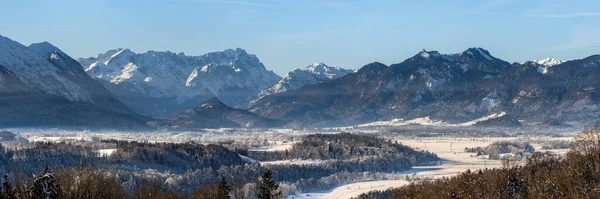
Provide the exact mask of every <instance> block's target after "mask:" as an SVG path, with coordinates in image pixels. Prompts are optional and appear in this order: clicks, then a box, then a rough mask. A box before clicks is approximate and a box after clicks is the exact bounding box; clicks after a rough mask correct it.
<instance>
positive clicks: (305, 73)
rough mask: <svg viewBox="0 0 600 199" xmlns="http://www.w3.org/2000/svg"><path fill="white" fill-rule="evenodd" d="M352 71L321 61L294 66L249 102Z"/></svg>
mask: <svg viewBox="0 0 600 199" xmlns="http://www.w3.org/2000/svg"><path fill="white" fill-rule="evenodd" d="M354 71H355V70H348V69H343V68H340V67H338V66H333V67H332V66H328V65H326V64H324V63H322V62H315V63H312V64H310V65H308V66H306V67H305V68H304V69H300V68H296V69H294V70H293V71H290V72H288V73H287V74H286V75H285V76H284V77H283V78H282V79H281V80H280V81H279V82H277V84H275V85H273V86H272V87H270V88H268V89H265V90H263V91H261V92H260V93H259V94H258V97H257V98H256V99H255V100H253V101H252V102H251V104H252V103H255V102H257V101H258V100H260V99H261V98H263V97H265V96H267V95H272V94H276V93H281V92H285V91H290V90H296V89H299V88H302V87H304V86H307V85H312V84H317V83H321V82H325V81H330V80H333V79H337V78H341V77H343V76H346V75H347V74H349V73H353V72H354Z"/></svg>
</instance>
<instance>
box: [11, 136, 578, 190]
mask: <svg viewBox="0 0 600 199" xmlns="http://www.w3.org/2000/svg"><path fill="white" fill-rule="evenodd" d="M12 131H13V132H15V133H17V134H18V135H19V136H20V137H22V138H25V139H28V140H29V141H68V140H100V139H117V140H137V141H149V142H188V141H194V142H199V143H220V142H228V141H236V142H237V141H240V140H242V141H248V142H258V143H253V144H252V146H255V147H253V148H251V149H250V150H255V151H283V150H287V149H290V148H291V147H292V145H293V144H294V143H296V142H297V141H298V140H296V138H298V137H301V136H303V135H307V134H313V133H337V132H339V130H335V129H329V130H327V129H324V130H323V129H321V130H290V129H262V130H242V129H215V130H204V131H198V132H153V133H132V132H90V131H40V130H23V129H20V130H12ZM363 132H364V131H363ZM373 133H374V134H375V135H377V130H375V131H373ZM386 136H387V135H386ZM387 138H390V137H389V136H388V137H387ZM557 139H567V140H568V139H571V138H550V137H546V138H539V137H534V136H532V137H531V138H525V137H520V138H519V137H502V138H466V137H425V138H423V137H395V138H394V140H397V141H398V142H400V143H402V144H405V145H408V146H411V147H413V148H415V149H417V150H426V151H430V152H433V153H435V154H437V155H438V156H439V157H440V158H442V159H443V161H440V162H439V163H440V165H432V166H417V167H414V168H413V169H412V170H409V171H405V172H402V173H396V174H393V175H398V176H397V177H398V178H397V179H403V178H402V177H403V176H417V178H416V179H417V180H418V179H436V178H441V177H447V176H453V175H457V174H458V173H461V172H464V171H466V170H477V169H484V168H498V167H502V163H501V162H500V161H498V160H489V159H484V158H480V157H476V156H475V154H473V153H465V152H464V149H465V147H468V148H473V147H478V146H479V147H485V146H487V145H489V144H491V143H493V142H495V141H501V140H509V141H511V140H512V141H516V140H521V141H530V142H531V144H532V145H533V146H534V148H535V149H536V151H551V152H555V153H558V154H564V153H565V152H566V151H567V150H566V149H562V150H541V147H542V146H541V144H540V143H539V142H533V141H534V140H538V141H539V140H543V141H548V140H557ZM98 152H99V154H100V155H109V154H111V153H112V152H114V149H101V150H99V151H98ZM243 158H247V157H243ZM252 161H256V160H252ZM322 162H323V161H322V160H286V161H273V162H261V164H302V165H305V164H319V163H322ZM413 179H414V178H413ZM408 183H409V181H406V180H382V181H367V182H358V183H353V184H348V185H343V186H339V187H337V188H335V189H332V190H329V191H325V192H320V193H301V194H296V195H292V196H290V197H289V198H292V197H293V198H304V199H306V198H352V197H356V196H358V195H360V194H362V193H366V192H369V191H373V190H385V189H388V188H394V187H400V186H404V185H406V184H408Z"/></svg>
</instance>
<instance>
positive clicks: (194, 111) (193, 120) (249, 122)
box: [151, 98, 284, 130]
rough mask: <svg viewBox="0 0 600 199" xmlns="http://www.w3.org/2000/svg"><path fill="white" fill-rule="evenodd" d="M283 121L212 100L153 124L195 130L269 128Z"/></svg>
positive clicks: (281, 123)
mask: <svg viewBox="0 0 600 199" xmlns="http://www.w3.org/2000/svg"><path fill="white" fill-rule="evenodd" d="M283 124H284V123H283V122H282V121H278V120H273V119H268V118H264V117H260V116H257V115H255V114H254V113H251V112H248V111H246V110H241V109H234V108H231V107H229V106H227V105H225V104H223V103H222V102H221V101H219V100H218V99H217V98H211V99H209V100H208V101H205V102H203V103H202V104H200V105H198V106H196V107H194V108H188V109H185V110H184V111H183V112H181V113H179V114H177V115H176V116H175V117H173V118H172V119H170V120H161V121H156V122H152V123H151V125H153V126H156V127H159V128H172V129H181V130H193V129H200V128H267V127H277V126H280V125H283Z"/></svg>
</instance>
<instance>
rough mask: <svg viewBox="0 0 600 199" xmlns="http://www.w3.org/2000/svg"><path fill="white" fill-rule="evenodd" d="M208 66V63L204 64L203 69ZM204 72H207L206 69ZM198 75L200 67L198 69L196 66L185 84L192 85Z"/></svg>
mask: <svg viewBox="0 0 600 199" xmlns="http://www.w3.org/2000/svg"><path fill="white" fill-rule="evenodd" d="M206 67H208V65H207V66H204V67H202V70H204V69H205V68H206ZM204 72H206V71H204ZM196 77H198V69H197V68H196V69H194V71H192V73H191V74H190V76H188V78H187V80H186V81H185V86H187V87H189V86H192V85H194V84H193V83H192V81H193V80H194V79H196Z"/></svg>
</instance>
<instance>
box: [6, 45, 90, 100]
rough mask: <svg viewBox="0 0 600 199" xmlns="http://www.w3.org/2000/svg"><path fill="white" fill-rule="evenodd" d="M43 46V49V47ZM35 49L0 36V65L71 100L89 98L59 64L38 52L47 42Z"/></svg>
mask: <svg viewBox="0 0 600 199" xmlns="http://www.w3.org/2000/svg"><path fill="white" fill-rule="evenodd" d="M44 48H46V49H44ZM44 48H39V49H38V51H34V50H31V49H29V48H28V47H26V46H24V45H22V44H20V43H18V42H15V41H13V40H11V39H9V38H6V37H4V36H0V65H2V66H4V67H6V68H7V69H8V70H9V71H11V72H12V73H14V74H15V75H16V76H17V77H18V78H19V79H20V80H21V81H23V82H24V83H26V84H28V85H30V86H33V87H39V88H41V89H43V90H44V91H45V92H47V93H49V94H53V95H57V96H62V97H65V98H67V99H68V100H71V101H82V102H91V101H92V100H93V98H92V95H91V94H90V93H89V91H87V90H85V89H83V88H82V87H81V86H79V85H78V84H76V83H75V82H73V80H72V79H68V78H65V77H64V76H63V75H62V74H61V71H60V68H58V67H56V66H55V65H53V64H52V63H51V62H50V61H49V60H47V59H45V57H42V56H40V55H39V54H38V53H39V52H41V51H48V49H47V48H48V46H44Z"/></svg>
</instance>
